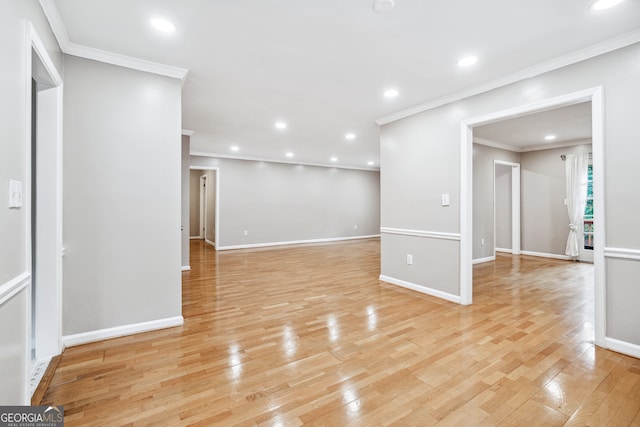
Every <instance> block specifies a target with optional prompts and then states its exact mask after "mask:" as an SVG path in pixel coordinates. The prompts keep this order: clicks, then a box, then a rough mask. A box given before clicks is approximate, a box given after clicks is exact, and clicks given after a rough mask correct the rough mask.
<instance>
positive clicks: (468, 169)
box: [460, 86, 606, 347]
mask: <svg viewBox="0 0 640 427" xmlns="http://www.w3.org/2000/svg"><path fill="white" fill-rule="evenodd" d="M603 92H604V89H603V87H602V86H596V87H593V88H588V89H584V90H581V91H577V92H572V93H568V94H565V95H561V96H557V97H553V98H548V99H544V100H541V101H537V102H532V103H529V104H524V105H520V106H516V107H513V108H508V109H505V110H501V111H496V112H493V113H489V114H485V115H481V116H477V117H473V118H469V119H465V120H462V121H461V122H460V166H461V167H460V303H461V304H464V305H468V304H471V303H472V300H473V298H472V291H473V270H472V253H473V251H472V243H473V241H472V239H473V199H472V198H473V127H475V126H479V125H484V124H489V123H494V122H497V121H501V120H504V119H508V118H514V117H518V116H522V115H525V114H529V113H534V112H540V111H546V110H551V109H554V108H559V107H564V106H569V105H574V104H579V103H582V102H591V116H592V121H591V127H592V130H591V136H592V153H593V169H594V171H593V183H594V185H593V190H594V194H593V198H594V228H595V235H594V240H595V243H594V253H593V255H594V257H593V258H594V304H595V307H594V325H595V343H596V345H598V346H600V347H605V346H606V343H605V335H606V293H605V260H604V242H605V229H604V224H605V204H604V200H605V199H604V196H605V195H604V176H605V170H604V143H605V141H604V101H603Z"/></svg>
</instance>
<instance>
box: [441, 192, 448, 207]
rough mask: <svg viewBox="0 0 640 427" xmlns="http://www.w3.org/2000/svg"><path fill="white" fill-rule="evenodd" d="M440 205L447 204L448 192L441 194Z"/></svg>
mask: <svg viewBox="0 0 640 427" xmlns="http://www.w3.org/2000/svg"><path fill="white" fill-rule="evenodd" d="M442 206H449V193H444V194H443V195H442Z"/></svg>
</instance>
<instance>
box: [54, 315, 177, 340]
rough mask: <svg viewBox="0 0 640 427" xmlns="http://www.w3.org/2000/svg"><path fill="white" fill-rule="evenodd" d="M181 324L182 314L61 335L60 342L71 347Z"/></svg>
mask: <svg viewBox="0 0 640 427" xmlns="http://www.w3.org/2000/svg"><path fill="white" fill-rule="evenodd" d="M183 324H184V318H183V317H182V316H174V317H167V318H164V319H158V320H151V321H149V322H141V323H133V324H130V325H123V326H116V327H113V328H106V329H98V330H97V331H90V332H82V333H80V334H73V335H65V336H63V337H62V342H63V343H64V346H65V347H73V346H76V345H81V344H87V343H90V342H95V341H102V340H107V339H110V338H117V337H123V336H125V335H133V334H139V333H142V332H149V331H155V330H158V329H165V328H173V327H175V326H182V325H183Z"/></svg>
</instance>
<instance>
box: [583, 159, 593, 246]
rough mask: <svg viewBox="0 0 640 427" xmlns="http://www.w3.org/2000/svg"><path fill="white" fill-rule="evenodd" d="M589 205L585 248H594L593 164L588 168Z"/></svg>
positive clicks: (585, 218) (586, 211) (586, 212)
mask: <svg viewBox="0 0 640 427" xmlns="http://www.w3.org/2000/svg"><path fill="white" fill-rule="evenodd" d="M587 179H588V181H587V205H586V207H585V209H584V248H585V249H590V250H593V165H592V164H590V165H589V166H588V169H587Z"/></svg>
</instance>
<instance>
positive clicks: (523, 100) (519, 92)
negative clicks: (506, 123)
mask: <svg viewBox="0 0 640 427" xmlns="http://www.w3.org/2000/svg"><path fill="white" fill-rule="evenodd" d="M596 86H603V87H604V103H605V105H604V107H605V123H604V130H605V141H604V144H605V152H606V156H605V171H604V178H605V194H606V197H605V209H606V212H607V216H606V232H607V235H606V241H605V242H604V243H605V253H607V254H608V255H607V258H606V273H605V274H606V278H605V280H606V289H607V291H606V298H605V300H606V301H607V304H610V303H611V301H617V300H625V299H626V300H627V301H630V300H632V299H633V298H634V296H636V295H637V292H638V281H637V277H640V262H638V261H637V260H635V259H640V257H637V256H636V255H633V254H634V252H633V250H640V228H639V227H636V226H635V223H636V219H637V218H636V217H637V212H640V186H638V185H637V184H636V183H637V177H636V175H637V173H636V171H637V166H636V163H637V161H636V159H637V158H638V156H640V145H638V144H637V141H638V140H640V128H638V127H637V125H636V122H637V119H636V116H637V112H638V111H640V97H639V96H637V94H638V93H640V44H634V45H632V46H629V47H626V48H623V49H619V50H617V51H614V52H611V53H609V54H606V55H601V56H598V57H595V58H592V59H589V60H586V61H583V62H580V63H577V64H574V65H571V66H567V67H564V68H561V69H558V70H555V71H552V72H549V73H545V74H542V75H540V76H537V77H534V78H530V79H527V80H523V81H520V82H517V83H514V84H511V85H508V86H504V87H501V88H499V89H495V90H492V91H489V92H486V93H483V94H480V95H476V96H473V97H470V98H466V99H463V100H460V101H457V102H454V103H450V104H447V105H443V106H440V107H436V108H433V109H430V110H427V111H424V112H421V113H417V114H414V115H412V116H410V117H407V118H405V119H401V120H398V121H395V122H392V123H389V124H387V125H384V126H382V128H381V138H380V155H381V164H382V171H381V198H382V226H383V227H395V228H398V229H406V230H418V231H423V232H439V233H451V234H453V235H454V236H455V235H456V234H459V233H460V215H459V209H460V205H459V198H460V185H461V183H460V164H461V163H460V162H461V160H460V159H461V153H460V139H461V135H460V133H461V131H460V122H461V121H462V120H465V119H470V118H474V117H479V116H482V115H485V114H490V113H493V112H496V111H502V110H506V109H508V108H513V107H516V106H521V105H525V104H530V103H532V102H534V101H538V100H542V99H548V98H552V97H554V96H560V95H564V94H567V93H571V92H576V91H579V90H584V89H588V88H593V87H596ZM444 192H448V193H450V195H451V201H452V209H447V208H443V207H441V206H440V195H441V193H444ZM416 234H420V233H414V235H406V236H402V235H397V234H396V235H394V240H393V242H390V241H389V239H388V238H387V237H385V235H383V238H382V274H383V275H387V276H392V277H393V275H394V274H397V276H395V277H394V278H395V279H398V280H406V281H410V280H413V281H414V282H413V283H414V284H415V285H417V286H419V287H422V288H424V289H432V290H436V291H438V290H439V291H443V292H449V293H452V294H453V295H459V293H460V278H459V270H458V268H459V265H458V264H459V252H460V245H459V243H460V242H459V241H455V240H453V241H452V240H446V239H442V238H441V237H419V236H416ZM422 234H425V233H422ZM386 236H389V234H388V233H387V234H386ZM430 236H434V235H433V233H431V235H430ZM416 239H422V240H429V242H430V243H429V245H428V246H427V248H428V249H426V250H425V254H424V259H423V260H421V261H420V262H418V263H416V262H415V259H414V263H413V266H412V267H411V273H410V274H409V272H408V271H407V268H403V269H395V270H394V269H391V268H390V266H391V265H392V262H401V260H403V259H404V256H405V254H406V253H407V252H408V251H410V250H413V247H414V246H415V240H416ZM452 242H453V245H454V246H455V247H454V249H453V250H452V249H451V245H452ZM608 248H623V249H624V250H626V251H627V252H624V253H625V254H632V257H633V256H635V257H636V258H635V259H634V261H631V262H630V261H626V260H623V259H620V258H618V256H617V255H614V254H613V252H612V251H610V250H609V249H608ZM629 250H631V251H629ZM443 253H447V254H448V255H447V257H446V259H443V258H442V254H443ZM398 260H400V261H398ZM622 271H624V274H621V272H622ZM432 277H438V278H439V280H437V281H436V280H431V279H430V278H432ZM606 335H607V336H608V337H610V338H614V339H618V340H622V341H625V342H628V343H631V344H632V345H635V346H639V347H638V349H639V350H638V354H640V311H637V310H635V311H632V310H617V309H615V308H612V307H609V310H608V311H607V326H606Z"/></svg>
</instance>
